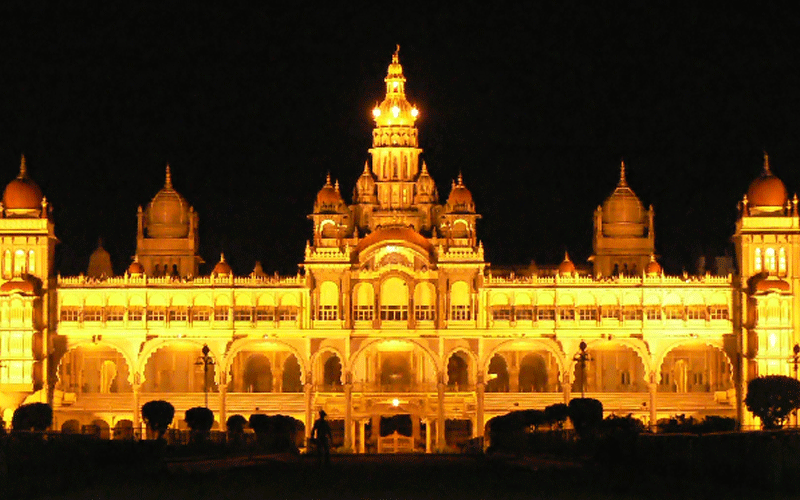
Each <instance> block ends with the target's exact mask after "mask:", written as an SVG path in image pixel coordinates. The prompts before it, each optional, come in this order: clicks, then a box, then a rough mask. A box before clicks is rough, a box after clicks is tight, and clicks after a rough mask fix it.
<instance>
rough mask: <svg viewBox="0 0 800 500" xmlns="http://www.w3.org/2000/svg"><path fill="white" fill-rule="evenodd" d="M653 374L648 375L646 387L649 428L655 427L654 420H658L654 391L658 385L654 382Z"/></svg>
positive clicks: (653, 428)
mask: <svg viewBox="0 0 800 500" xmlns="http://www.w3.org/2000/svg"><path fill="white" fill-rule="evenodd" d="M654 380H655V374H651V375H650V383H649V384H647V388H648V389H649V390H650V429H651V430H653V431H654V430H655V429H656V421H657V420H658V412H657V411H656V391H657V389H658V385H657V384H656V383H655V382H654Z"/></svg>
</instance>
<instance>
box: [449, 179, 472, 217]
mask: <svg viewBox="0 0 800 500" xmlns="http://www.w3.org/2000/svg"><path fill="white" fill-rule="evenodd" d="M447 211H448V212H462V213H473V212H475V202H474V201H473V200H472V193H471V192H470V191H469V189H467V188H466V186H464V179H463V178H462V176H461V174H458V182H457V183H456V182H453V187H452V189H451V190H450V196H448V197H447Z"/></svg>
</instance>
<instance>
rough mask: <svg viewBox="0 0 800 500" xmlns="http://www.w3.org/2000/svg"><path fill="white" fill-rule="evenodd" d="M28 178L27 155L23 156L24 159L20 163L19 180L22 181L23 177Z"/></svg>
mask: <svg viewBox="0 0 800 500" xmlns="http://www.w3.org/2000/svg"><path fill="white" fill-rule="evenodd" d="M27 176H28V167H27V165H26V164H25V155H22V159H20V161H19V178H20V179H22V178H23V177H27Z"/></svg>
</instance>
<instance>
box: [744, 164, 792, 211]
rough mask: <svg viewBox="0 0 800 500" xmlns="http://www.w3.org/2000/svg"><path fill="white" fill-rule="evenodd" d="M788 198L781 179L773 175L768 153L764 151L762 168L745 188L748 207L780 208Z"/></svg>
mask: <svg viewBox="0 0 800 500" xmlns="http://www.w3.org/2000/svg"><path fill="white" fill-rule="evenodd" d="M788 199H789V196H788V193H787V192H786V186H785V185H784V184H783V181H781V180H780V179H778V178H777V177H776V176H775V175H773V173H772V171H771V170H770V168H769V155H767V153H764V170H763V171H762V172H761V175H759V176H758V177H756V179H755V180H753V182H751V183H750V187H749V188H748V189H747V201H748V203H749V204H750V207H756V208H762V207H763V208H767V209H769V208H772V207H774V211H778V210H782V209H783V207H784V206H786V202H787V200H788Z"/></svg>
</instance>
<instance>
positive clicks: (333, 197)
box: [314, 174, 344, 213]
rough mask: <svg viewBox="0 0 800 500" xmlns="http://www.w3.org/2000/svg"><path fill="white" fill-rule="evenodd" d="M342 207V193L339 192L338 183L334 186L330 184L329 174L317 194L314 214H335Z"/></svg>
mask: <svg viewBox="0 0 800 500" xmlns="http://www.w3.org/2000/svg"><path fill="white" fill-rule="evenodd" d="M343 205H344V200H343V199H342V193H340V192H339V181H336V185H335V186H334V185H333V184H331V174H328V177H327V178H326V180H325V185H324V186H322V189H320V190H319V192H318V193H317V200H316V201H315V202H314V212H316V213H325V212H330V213H336V212H339V211H340V210H341V209H342V207H343Z"/></svg>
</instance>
